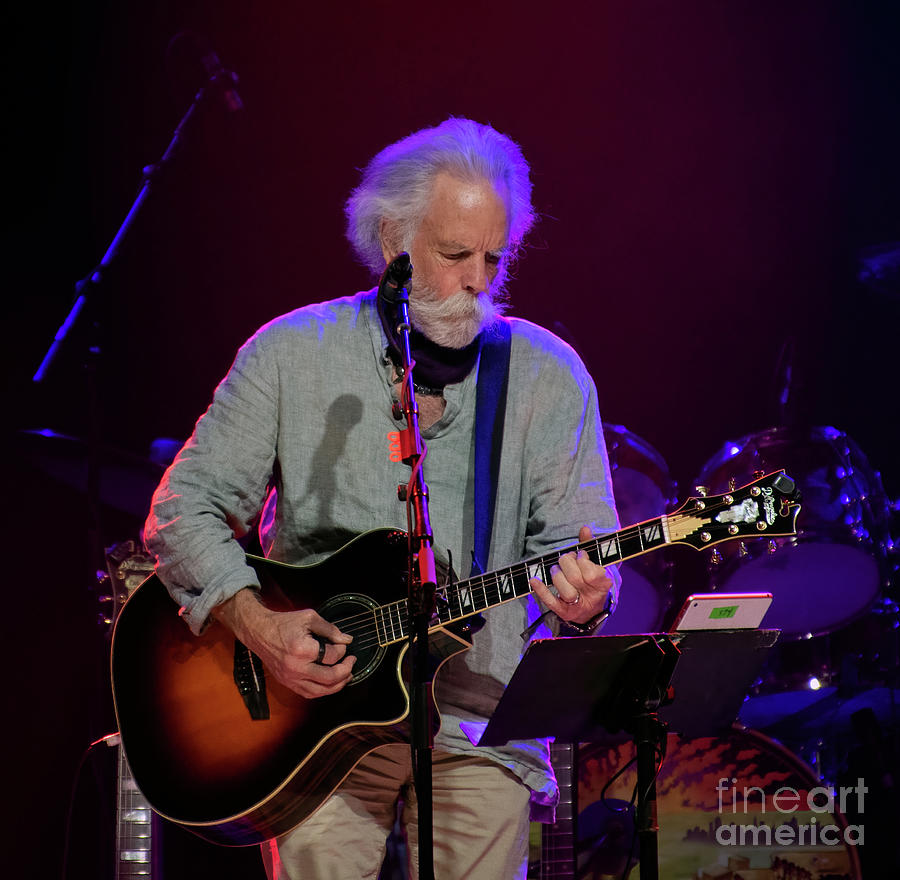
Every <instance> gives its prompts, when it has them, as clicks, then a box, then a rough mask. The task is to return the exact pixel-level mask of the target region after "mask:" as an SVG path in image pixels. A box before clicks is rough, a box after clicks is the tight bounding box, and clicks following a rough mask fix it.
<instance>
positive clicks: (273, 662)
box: [213, 588, 356, 698]
mask: <svg viewBox="0 0 900 880" xmlns="http://www.w3.org/2000/svg"><path fill="white" fill-rule="evenodd" d="M213 617H215V618H216V620H218V621H219V622H220V623H223V624H224V625H225V626H227V627H228V628H229V629H230V630H231V631H232V632H233V633H234V634H235V636H236V637H237V638H238V639H240V641H241V642H243V644H244V645H246V647H247V648H249V649H250V650H251V651H253V653H254V654H256V655H257V656H258V657H259V659H260V660H262V662H263V665H264V666H265V667H266V669H267V670H268V671H269V672H271V673H272V675H274V676H275V678H276V679H278V681H280V682H281V683H282V684H283V685H284V686H285V687H287V688H290V689H291V690H292V691H294V692H295V693H297V694H300V696H301V697H310V698H312V697H324V696H326V695H327V694H334V693H337V692H338V691H339V690H341V688H343V687H344V686H345V685H346V684H347V683H348V682H349V681H350V678H351V676H352V674H353V664H354V663H355V662H356V657H354V656H353V655H352V654H348V653H347V650H348V649H347V646H348V645H349V644H350V642H351V641H352V640H353V637H352V636H349V635H347V634H345V633H342V632H341V631H340V630H339V629H338V628H337V627H336V626H335V625H334V624H333V623H329V622H328V621H327V620H325V619H324V618H323V617H320V616H319V615H318V614H317V613H316V612H315V611H313V610H312V609H305V610H303V611H272V610H271V609H270V608H266V606H265V605H263V604H262V603H261V602H260V600H259V597H258V595H257V593H256V591H255V590H252V589H250V588H247V589H244V590H241V591H240V592H238V593H236V594H235V595H234V596H232V597H231V598H230V599H228V600H227V601H226V602H223V603H222V604H221V605H219V606H217V607H216V608H214V609H213ZM323 645H324V652H323Z"/></svg>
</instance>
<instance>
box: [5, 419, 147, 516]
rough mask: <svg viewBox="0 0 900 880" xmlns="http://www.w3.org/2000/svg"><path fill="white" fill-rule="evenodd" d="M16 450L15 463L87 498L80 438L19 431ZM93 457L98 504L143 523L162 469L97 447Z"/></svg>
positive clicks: (86, 450)
mask: <svg viewBox="0 0 900 880" xmlns="http://www.w3.org/2000/svg"><path fill="white" fill-rule="evenodd" d="M16 447H17V449H16V454H17V457H18V458H19V460H24V461H27V462H29V463H31V464H32V465H34V466H35V467H36V468H37V469H38V470H39V471H41V472H43V473H44V474H46V475H47V476H49V477H51V478H53V479H55V480H58V481H59V482H60V483H63V484H65V485H67V486H70V487H71V488H73V489H75V490H76V491H78V492H82V493H84V494H87V492H88V466H89V456H90V446H89V444H88V442H87V441H86V440H84V439H83V438H81V437H74V436H72V435H69V434H61V433H59V432H57V431H53V430H51V429H49V428H42V429H34V430H21V431H19V432H17V435H16ZM97 456H98V469H99V490H98V496H99V497H98V499H97V500H98V501H99V503H100V504H102V505H103V506H105V507H110V508H112V509H114V510H119V511H122V512H123V513H128V514H131V515H133V516H136V517H140V518H141V519H143V518H144V517H145V516H146V515H147V512H148V510H149V509H150V499H151V497H152V496H153V492H154V490H155V489H156V487H157V486H158V485H159V481H160V480H161V479H162V475H163V471H164V467H163V465H161V464H158V463H157V462H154V461H151V460H150V459H147V458H143V457H141V456H139V455H134V454H133V453H130V452H126V451H124V450H122V449H116V448H114V447H111V446H106V445H101V446H100V448H99V449H98V450H97Z"/></svg>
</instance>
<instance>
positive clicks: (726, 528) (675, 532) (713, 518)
mask: <svg viewBox="0 0 900 880" xmlns="http://www.w3.org/2000/svg"><path fill="white" fill-rule="evenodd" d="M799 512H800V490H799V489H798V488H797V484H796V483H795V482H794V480H792V479H791V478H790V477H789V476H788V475H787V474H786V473H785V472H784V471H783V470H781V471H775V472H773V473H771V474H767V475H766V476H764V477H760V478H759V479H758V480H754V481H753V482H752V483H748V484H747V485H746V486H741V488H740V489H735V490H734V491H732V492H725V493H723V494H721V495H700V496H697V497H695V498H688V500H687V501H685V502H684V504H682V505H681V507H679V508H678V510H676V511H675V512H674V513H671V514H669V515H668V516H667V517H666V522H667V525H668V529H669V540H670V541H671V542H672V543H678V544H689V545H690V546H691V547H693V548H694V549H695V550H702V549H703V548H704V547H711V546H712V545H713V544H719V543H721V542H723V541H733V540H736V539H738V538H773V537H779V536H780V537H783V536H785V535H795V534H796V533H797V526H796V519H797V514H798V513H799Z"/></svg>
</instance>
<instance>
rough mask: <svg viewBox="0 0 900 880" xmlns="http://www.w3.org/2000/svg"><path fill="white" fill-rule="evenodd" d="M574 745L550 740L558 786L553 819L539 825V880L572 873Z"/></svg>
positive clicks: (567, 878)
mask: <svg viewBox="0 0 900 880" xmlns="http://www.w3.org/2000/svg"><path fill="white" fill-rule="evenodd" d="M576 751H577V747H576V746H575V745H574V744H572V743H560V742H553V743H551V744H550V763H551V764H552V765H553V771H554V773H555V774H556V782H557V785H558V786H559V805H558V806H557V808H556V821H555V822H554V823H553V824H552V825H543V826H541V880H572V878H574V877H575V867H576V855H577V843H578V824H577V817H578V775H577V773H578V770H577V767H576V763H577V755H576Z"/></svg>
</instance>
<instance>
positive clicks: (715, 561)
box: [709, 547, 725, 565]
mask: <svg viewBox="0 0 900 880" xmlns="http://www.w3.org/2000/svg"><path fill="white" fill-rule="evenodd" d="M724 559H725V557H724V556H723V555H722V552H721V551H720V550H719V548H718V547H714V548H713V551H712V553H710V554H709V561H710V564H711V565H721V564H722V562H723V561H724Z"/></svg>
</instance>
